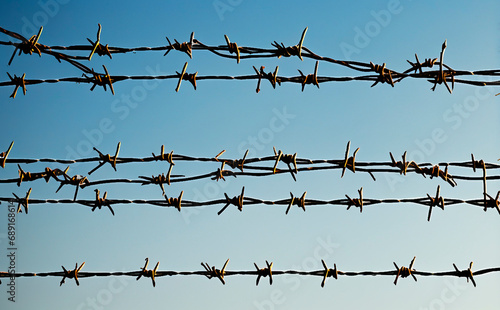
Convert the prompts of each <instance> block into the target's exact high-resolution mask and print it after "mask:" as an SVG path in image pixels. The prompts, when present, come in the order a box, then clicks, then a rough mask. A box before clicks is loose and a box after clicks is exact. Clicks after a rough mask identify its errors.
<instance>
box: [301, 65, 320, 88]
mask: <svg viewBox="0 0 500 310" xmlns="http://www.w3.org/2000/svg"><path fill="white" fill-rule="evenodd" d="M318 66H319V61H316V65H315V66H314V73H313V74H308V75H304V73H302V71H300V70H298V71H299V73H300V77H301V84H302V91H304V87H305V86H306V84H313V85H316V86H317V87H318V88H319V83H318Z"/></svg>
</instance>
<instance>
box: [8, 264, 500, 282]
mask: <svg viewBox="0 0 500 310" xmlns="http://www.w3.org/2000/svg"><path fill="white" fill-rule="evenodd" d="M228 262H229V259H227V260H226V262H225V264H224V266H223V267H222V269H217V268H215V266H212V267H210V266H209V265H208V263H201V265H202V266H203V268H204V270H201V271H159V270H158V267H159V264H160V262H157V263H156V266H155V268H154V269H151V270H148V269H147V268H148V263H149V259H148V258H146V262H145V264H144V266H143V267H141V269H140V270H139V271H137V270H134V271H126V272H123V271H116V272H80V271H81V269H82V268H83V266H84V265H85V263H82V264H81V265H80V266H79V267H78V264H76V265H75V269H74V270H69V271H68V270H66V268H64V267H62V268H63V272H62V276H63V279H62V281H61V283H60V285H62V284H63V283H64V281H65V279H66V278H68V279H75V281H76V284H77V285H79V281H78V277H82V278H83V277H114V276H129V277H134V278H136V280H139V279H140V278H141V277H143V276H144V277H145V278H151V281H152V283H153V287H156V278H157V277H163V276H169V277H172V276H193V275H196V276H204V277H207V278H208V279H212V278H217V279H219V280H220V281H221V282H222V284H226V282H225V277H226V276H257V279H256V282H255V284H256V285H259V282H260V279H261V278H266V277H269V284H270V285H272V283H273V276H282V275H295V276H311V277H321V278H322V281H321V287H324V286H325V283H326V280H327V279H328V278H329V277H333V278H335V279H338V277H339V276H349V277H352V276H369V277H371V276H396V279H395V280H394V284H395V285H396V284H397V281H398V279H399V278H400V277H401V278H407V277H409V276H411V277H412V278H413V279H414V280H415V281H417V278H416V275H423V276H432V277H457V278H461V277H463V278H467V282H469V280H471V282H472V284H473V285H474V287H476V281H475V279H474V276H476V277H477V276H480V275H484V274H489V273H500V267H492V268H488V269H482V270H477V271H475V272H474V274H473V273H472V262H471V263H470V264H469V268H468V269H466V270H460V269H458V268H457V266H456V265H455V264H453V267H454V270H451V271H441V272H429V271H418V270H415V269H413V264H414V262H415V257H413V259H412V261H411V263H410V266H409V267H404V266H402V267H398V265H397V264H396V263H395V262H393V264H394V267H395V268H396V269H391V270H386V271H348V272H345V271H340V270H338V269H337V265H336V264H334V268H333V269H330V268H328V266H327V265H326V263H325V261H324V260H321V263H322V265H323V269H320V270H310V271H304V270H273V262H269V261H267V260H266V267H264V268H259V266H257V264H256V263H254V267H255V268H254V269H252V270H239V271H236V270H235V271H226V267H227V264H228ZM60 276H61V271H55V272H40V273H9V272H0V278H8V277H60Z"/></svg>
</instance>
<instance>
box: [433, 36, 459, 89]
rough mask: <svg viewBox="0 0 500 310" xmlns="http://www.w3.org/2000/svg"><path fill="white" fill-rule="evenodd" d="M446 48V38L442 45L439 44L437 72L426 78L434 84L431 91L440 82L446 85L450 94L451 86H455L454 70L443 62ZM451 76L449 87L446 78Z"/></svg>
mask: <svg viewBox="0 0 500 310" xmlns="http://www.w3.org/2000/svg"><path fill="white" fill-rule="evenodd" d="M445 49H446V40H444V43H443V45H442V46H441V54H440V55H439V72H438V73H436V75H435V77H434V79H433V80H428V81H429V82H431V83H433V84H434V86H433V87H432V88H431V89H432V90H433V91H434V90H435V89H436V86H437V84H442V83H444V85H445V86H446V89H447V90H448V92H450V94H451V93H452V91H453V88H454V87H455V71H454V70H453V69H452V68H450V67H449V66H447V65H445V64H444V62H443V61H444V50H445ZM443 67H446V69H448V71H446V72H445V71H444V70H443ZM448 77H450V78H451V88H450V86H449V85H448V82H447V78H448Z"/></svg>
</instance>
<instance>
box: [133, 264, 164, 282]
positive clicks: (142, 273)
mask: <svg viewBox="0 0 500 310" xmlns="http://www.w3.org/2000/svg"><path fill="white" fill-rule="evenodd" d="M148 264H149V258H147V257H146V263H145V264H144V267H142V268H141V271H140V273H139V275H138V276H137V278H136V281H137V280H139V279H140V278H141V277H143V276H144V277H145V278H151V281H152V282H153V287H156V281H155V277H156V272H157V271H158V266H159V265H160V262H157V263H156V266H155V268H154V269H151V270H148V269H147V268H148Z"/></svg>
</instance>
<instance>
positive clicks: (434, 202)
mask: <svg viewBox="0 0 500 310" xmlns="http://www.w3.org/2000/svg"><path fill="white" fill-rule="evenodd" d="M440 189H441V187H440V186H439V185H438V187H437V190H436V197H431V196H430V195H429V194H427V197H428V198H429V214H428V215H427V221H430V220H431V213H432V208H433V207H439V208H441V210H444V198H443V196H440V195H439V191H440Z"/></svg>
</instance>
